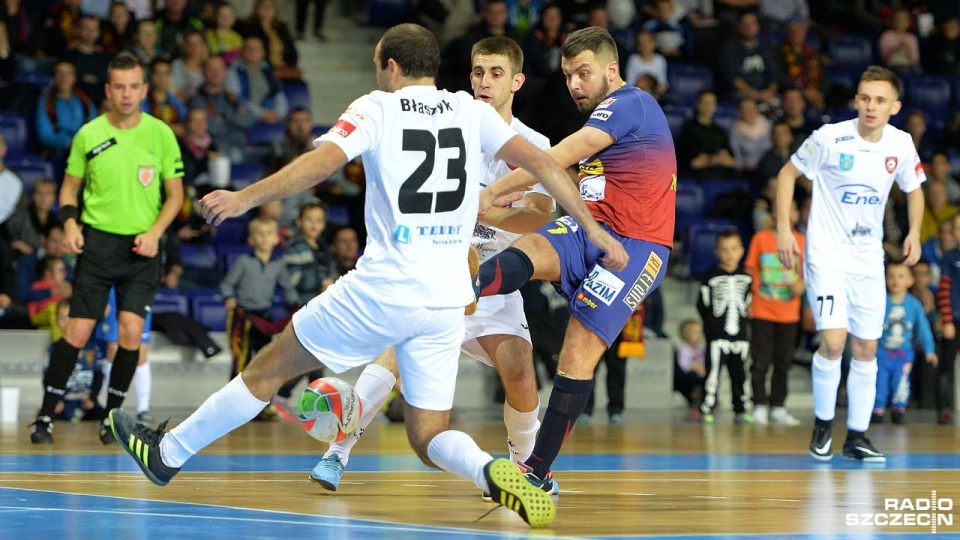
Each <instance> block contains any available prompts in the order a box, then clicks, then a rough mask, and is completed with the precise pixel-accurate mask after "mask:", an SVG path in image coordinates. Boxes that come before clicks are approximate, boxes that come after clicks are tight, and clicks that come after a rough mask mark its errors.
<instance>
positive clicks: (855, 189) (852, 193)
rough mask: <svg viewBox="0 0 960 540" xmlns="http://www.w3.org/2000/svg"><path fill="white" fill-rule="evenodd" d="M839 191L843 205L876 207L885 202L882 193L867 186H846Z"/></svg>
mask: <svg viewBox="0 0 960 540" xmlns="http://www.w3.org/2000/svg"><path fill="white" fill-rule="evenodd" d="M837 189H838V190H839V192H840V203H841V204H852V205H855V206H856V205H863V206H875V205H878V204H881V203H882V202H883V197H881V196H880V192H879V191H877V190H876V189H874V188H872V187H870V186H868V185H866V184H844V185H842V186H837Z"/></svg>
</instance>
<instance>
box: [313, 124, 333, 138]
mask: <svg viewBox="0 0 960 540" xmlns="http://www.w3.org/2000/svg"><path fill="white" fill-rule="evenodd" d="M328 131H330V126H322V125H320V124H317V125H315V126H313V129H312V130H311V131H310V132H311V133H313V136H314V137H319V136H321V135H323V134H324V133H326V132H328Z"/></svg>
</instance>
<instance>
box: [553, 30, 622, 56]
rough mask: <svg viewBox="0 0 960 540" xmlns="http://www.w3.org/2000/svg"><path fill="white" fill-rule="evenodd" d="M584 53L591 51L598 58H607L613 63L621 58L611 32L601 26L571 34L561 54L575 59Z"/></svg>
mask: <svg viewBox="0 0 960 540" xmlns="http://www.w3.org/2000/svg"><path fill="white" fill-rule="evenodd" d="M584 51H591V52H593V54H595V55H596V56H607V57H608V58H610V59H611V61H613V62H617V61H618V59H619V58H620V57H619V55H618V53H617V42H616V41H614V40H613V36H611V35H610V32H607V31H606V30H604V29H603V28H600V27H599V26H588V27H586V28H582V29H580V30H577V31H576V32H574V33H572V34H570V37H568V38H567V41H566V42H564V44H563V48H562V49H561V54H562V55H563V57H564V58H573V57H574V56H577V55H578V54H580V53H582V52H584Z"/></svg>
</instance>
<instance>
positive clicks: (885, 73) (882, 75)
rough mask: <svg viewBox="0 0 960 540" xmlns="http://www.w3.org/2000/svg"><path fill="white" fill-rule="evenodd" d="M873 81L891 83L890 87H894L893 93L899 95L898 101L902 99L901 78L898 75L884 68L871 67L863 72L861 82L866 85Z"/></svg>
mask: <svg viewBox="0 0 960 540" xmlns="http://www.w3.org/2000/svg"><path fill="white" fill-rule="evenodd" d="M873 81H883V82H888V83H890V86H892V87H893V91H894V92H896V94H897V99H899V98H900V77H897V74H896V73H894V72H892V71H890V70H889V69H887V68H885V67H883V66H870V67H868V68H867V70H866V71H864V72H863V75H861V76H860V82H861V83H865V82H873Z"/></svg>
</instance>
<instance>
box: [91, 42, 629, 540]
mask: <svg viewBox="0 0 960 540" xmlns="http://www.w3.org/2000/svg"><path fill="white" fill-rule="evenodd" d="M373 60H374V64H375V69H376V77H377V86H378V87H379V88H380V89H381V90H383V91H384V92H374V93H372V94H370V95H368V96H366V97H364V98H361V99H359V100H357V101H356V102H354V104H353V105H352V107H351V108H350V109H349V110H348V111H347V112H345V113H344V114H343V115H342V116H341V117H340V120H339V121H338V122H337V123H336V125H335V126H334V127H333V128H332V129H331V131H330V133H328V134H327V135H325V136H323V137H321V142H320V143H319V144H318V146H317V148H316V149H314V150H313V151H311V152H308V153H306V154H304V155H302V156H300V157H299V158H297V159H296V160H295V161H294V162H293V163H291V164H290V165H288V166H287V167H285V168H283V169H282V170H281V171H279V172H277V173H276V174H274V175H271V176H270V177H268V178H266V179H264V180H261V181H260V182H257V183H255V184H252V185H251V186H249V187H247V188H245V189H244V190H242V191H240V192H236V193H233V192H227V191H215V192H213V193H211V194H209V195H207V196H206V197H204V198H203V200H202V201H201V205H202V207H203V212H204V217H205V218H206V219H207V220H208V221H211V222H214V223H220V222H222V221H223V220H224V219H226V218H230V217H234V216H239V215H241V214H243V213H244V212H246V211H247V210H249V209H250V208H252V207H254V206H258V205H260V204H263V203H265V202H267V201H271V200H276V199H282V198H286V197H289V196H291V195H293V194H294V193H297V192H300V191H303V190H305V189H307V188H309V187H310V186H313V185H315V184H316V183H317V182H319V181H321V180H324V179H326V178H327V177H328V176H330V175H331V174H332V173H333V172H335V171H337V170H338V169H340V168H341V167H343V166H344V165H345V164H346V163H347V162H348V160H349V159H352V158H354V157H355V156H358V155H362V156H363V157H364V158H365V159H364V162H365V165H366V170H367V181H368V186H367V199H366V208H365V214H366V225H367V231H368V241H367V247H366V250H365V253H364V256H363V258H362V260H361V262H360V264H358V266H357V269H356V270H355V271H354V272H351V273H350V274H349V275H347V276H345V277H344V278H341V279H340V280H339V281H337V282H336V283H335V284H334V285H333V286H331V287H330V288H328V289H327V291H325V292H324V293H323V294H321V295H320V296H318V297H317V298H315V299H313V300H312V301H310V302H309V303H308V304H307V305H306V306H305V307H304V308H303V309H301V310H300V311H299V312H297V314H296V315H295V316H294V318H293V323H292V324H291V325H289V326H287V328H286V329H285V330H284V331H283V333H281V334H280V336H279V337H278V338H277V339H275V340H274V341H272V342H271V343H270V345H268V346H267V347H265V348H264V349H263V350H261V351H260V353H259V354H258V355H257V356H256V358H255V359H254V361H253V362H252V363H251V364H250V366H249V367H248V368H247V369H246V370H245V371H244V372H243V373H241V374H240V375H238V376H237V377H236V378H235V379H233V380H232V381H231V382H230V383H228V384H227V386H225V387H224V388H223V389H222V390H220V391H219V392H217V393H216V394H214V395H213V396H211V397H210V398H209V399H207V401H206V402H204V404H203V405H201V406H200V408H199V409H198V410H197V411H196V412H195V413H194V414H192V415H191V416H190V417H189V418H187V419H186V420H185V421H184V422H183V423H182V424H180V425H179V426H177V427H176V428H175V429H173V430H172V431H170V432H169V433H164V432H163V428H164V427H165V426H164V425H161V426H160V428H159V429H157V430H152V429H150V428H149V427H148V426H145V425H143V424H137V423H135V421H134V420H133V419H132V418H130V417H129V415H126V414H125V413H123V412H122V411H120V410H119V409H115V410H113V411H111V414H110V418H111V427H112V429H113V433H114V435H115V436H116V438H117V439H118V441H119V442H120V443H121V446H122V447H123V448H124V449H125V451H126V452H127V453H128V454H130V455H131V456H132V457H133V458H134V460H135V461H136V463H137V464H138V465H139V466H140V468H141V470H142V471H143V472H144V473H145V474H146V476H147V477H148V478H150V479H151V480H152V481H153V482H154V483H156V484H158V485H165V484H166V483H168V482H169V481H170V480H171V479H172V478H173V476H174V475H175V474H176V473H177V472H179V470H180V467H181V466H182V465H183V463H184V462H186V461H187V460H188V459H189V458H190V457H191V456H193V455H194V454H196V453H197V452H198V451H200V450H201V449H203V448H204V447H205V446H207V445H208V444H210V443H211V442H213V441H214V440H216V439H218V438H219V437H221V436H223V435H225V434H226V433H228V432H230V431H231V430H233V429H235V428H237V427H239V426H241V425H243V424H245V423H246V422H248V421H249V420H250V419H252V418H253V417H254V416H256V415H257V414H258V413H259V412H260V411H261V410H262V409H263V408H264V407H266V406H267V404H268V402H269V400H270V398H272V397H273V396H274V395H275V394H276V392H277V389H279V388H280V386H281V385H282V384H283V383H284V382H286V381H288V380H290V379H292V378H294V377H299V376H301V375H303V374H305V373H307V372H309V371H312V370H315V369H317V368H318V367H319V366H318V364H319V363H320V362H322V363H323V364H324V365H326V366H327V367H328V368H330V369H331V370H332V371H334V372H336V373H340V372H342V371H344V370H346V369H349V368H351V367H356V366H359V365H363V364H365V363H368V362H369V361H371V360H372V359H373V358H374V357H376V355H378V354H380V352H382V351H383V350H384V349H385V348H387V347H395V349H396V353H397V359H398V362H399V368H400V373H401V374H402V375H403V377H404V380H405V382H406V384H405V393H406V396H407V402H408V407H407V411H406V417H407V423H406V427H407V435H408V439H409V440H410V444H411V446H412V447H413V449H414V451H415V452H416V453H417V455H418V456H419V457H420V459H421V460H422V461H423V462H424V463H426V464H428V465H430V466H434V467H438V468H441V469H444V470H446V471H449V472H452V473H454V474H457V475H458V476H460V477H461V478H465V479H469V480H471V481H472V482H474V483H475V484H476V485H477V486H478V487H479V488H481V489H485V490H490V492H491V493H492V494H493V496H494V497H495V498H496V499H498V500H501V501H506V500H508V499H509V500H510V501H518V502H516V503H515V504H511V505H510V508H511V509H512V510H513V511H515V512H517V513H518V514H519V515H520V516H521V517H522V518H524V519H525V520H526V521H527V522H528V523H529V524H530V525H531V526H534V527H541V526H545V525H547V524H549V523H550V522H551V521H552V520H553V517H554V514H555V506H554V504H553V500H552V499H551V498H550V497H549V496H548V495H547V494H545V493H543V492H542V491H541V490H538V489H536V488H533V487H531V486H530V485H529V484H528V483H527V482H526V480H525V479H524V477H523V475H522V474H521V473H520V472H519V470H518V469H517V467H516V466H515V465H514V464H512V463H511V462H510V461H508V460H505V459H501V460H494V459H493V458H492V457H491V456H490V455H489V454H487V453H486V452H484V451H483V450H481V449H480V448H479V447H478V446H477V444H476V443H475V442H474V441H473V439H471V438H470V436H469V435H467V434H466V433H463V432H460V431H454V430H450V429H449V418H450V409H451V407H452V405H453V392H454V385H455V382H456V381H455V378H456V372H457V364H458V359H459V352H460V351H459V347H460V343H461V341H462V340H463V332H464V330H463V315H462V314H463V306H464V305H465V304H466V303H467V302H469V301H470V300H471V294H470V292H471V291H470V283H469V279H468V275H469V274H468V271H467V266H466V264H464V262H463V261H464V259H466V255H467V252H468V249H469V240H470V237H471V234H472V227H473V220H474V218H475V216H476V215H477V213H478V211H485V210H486V208H487V207H488V206H489V205H490V201H491V200H492V194H491V193H490V192H486V193H482V194H480V195H478V188H479V180H480V173H481V170H480V168H481V152H482V151H486V152H488V153H493V154H496V155H497V156H499V157H500V158H502V159H506V160H508V161H509V162H510V163H517V164H518V165H519V166H522V167H524V168H525V169H526V168H529V169H531V170H532V171H534V173H535V174H536V176H537V177H538V179H539V180H540V181H541V182H543V183H544V185H546V186H547V188H548V189H549V190H550V192H551V193H553V194H554V195H555V196H556V197H557V199H558V201H559V202H560V203H561V204H563V205H564V208H568V209H569V210H571V213H574V214H576V215H577V216H578V217H579V218H580V219H584V220H590V221H588V222H587V223H588V226H589V227H590V228H591V232H592V233H593V236H592V237H591V238H592V240H593V241H595V242H596V243H597V244H598V245H600V246H603V249H609V250H611V251H612V252H613V253H614V255H615V257H618V261H617V262H618V263H619V264H625V263H626V261H627V259H628V257H627V256H626V252H625V251H624V250H623V247H622V246H620V245H619V243H618V242H616V241H615V240H614V239H613V238H612V237H610V236H609V235H606V234H605V233H604V232H603V230H602V229H601V228H600V226H599V225H598V224H597V223H596V222H595V221H592V220H591V218H590V212H589V211H588V210H587V208H586V206H585V205H584V204H583V201H582V200H580V197H579V193H577V191H576V189H575V188H574V187H573V186H572V185H571V183H570V181H569V178H568V177H567V175H566V172H565V171H564V170H563V169H562V168H561V167H560V166H559V165H557V163H556V162H555V161H553V160H552V159H550V158H549V156H547V155H546V154H545V153H543V152H542V151H541V150H538V149H537V148H536V147H534V146H533V145H531V144H530V143H528V142H526V141H525V140H523V139H522V138H521V137H518V136H516V134H515V133H514V132H512V131H511V130H510V129H509V127H508V126H506V125H505V124H504V123H503V121H502V120H501V119H500V118H499V117H497V115H496V113H495V112H494V111H493V110H492V109H490V108H489V107H487V106H486V105H484V104H482V103H478V102H476V101H474V100H472V99H471V98H470V96H468V95H467V94H463V93H461V94H452V93H449V92H445V91H442V90H437V89H436V88H435V87H434V78H435V77H436V73H437V68H438V67H439V64H440V53H439V47H438V45H437V42H436V39H435V38H434V37H433V35H432V34H431V33H430V32H429V31H428V30H427V29H425V28H423V27H421V26H418V25H413V24H404V25H399V26H395V27H393V28H391V29H390V30H388V31H387V32H386V33H385V34H384V36H383V38H382V39H381V40H380V43H378V44H377V47H376V49H375V51H374V59H373Z"/></svg>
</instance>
